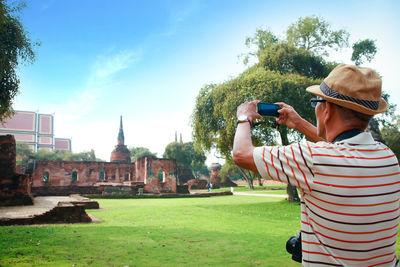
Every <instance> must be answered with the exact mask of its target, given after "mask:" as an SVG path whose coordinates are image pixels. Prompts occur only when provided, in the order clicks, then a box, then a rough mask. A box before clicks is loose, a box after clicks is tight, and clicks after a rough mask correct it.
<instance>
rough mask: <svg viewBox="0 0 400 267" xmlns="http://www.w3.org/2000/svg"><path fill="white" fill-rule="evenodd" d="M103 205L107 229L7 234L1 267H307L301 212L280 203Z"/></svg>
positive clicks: (1, 232) (100, 213) (2, 232)
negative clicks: (299, 249) (294, 246)
mask: <svg viewBox="0 0 400 267" xmlns="http://www.w3.org/2000/svg"><path fill="white" fill-rule="evenodd" d="M98 201H99V203H100V205H101V207H102V208H103V209H100V210H89V211H88V212H89V213H91V214H93V215H95V216H96V217H98V218H100V219H101V220H102V222H101V223H92V224H68V225H41V226H8V227H0V266H300V264H297V263H295V262H294V261H292V260H291V259H290V256H289V254H287V253H286V250H285V243H286V240H287V238H288V237H290V236H292V235H295V234H296V232H297V231H298V230H299V228H300V222H299V208H300V206H299V205H298V204H290V203H288V202H287V201H285V200H282V199H280V198H278V199H277V198H268V197H251V196H221V197H211V198H185V199H121V200H115V199H100V200H98Z"/></svg>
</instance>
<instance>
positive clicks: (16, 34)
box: [0, 0, 40, 122]
mask: <svg viewBox="0 0 400 267" xmlns="http://www.w3.org/2000/svg"><path fill="white" fill-rule="evenodd" d="M24 7H25V3H23V2H19V3H18V4H17V5H16V6H13V7H12V6H9V5H8V4H7V3H6V1H5V0H0V83H1V84H0V87H1V89H0V122H2V121H4V120H5V119H6V118H7V117H9V116H11V114H12V108H11V105H12V101H13V99H14V97H15V96H16V94H17V93H18V90H19V79H18V77H17V74H16V68H17V67H18V65H19V64H20V63H21V61H22V62H28V63H32V62H33V61H34V60H35V52H34V51H33V47H34V46H35V45H40V44H39V43H38V42H36V43H32V41H31V40H30V39H29V37H28V36H29V33H28V32H27V31H26V30H25V29H24V27H23V25H22V23H21V22H20V18H19V15H18V14H19V13H20V12H21V10H22V9H23V8H24Z"/></svg>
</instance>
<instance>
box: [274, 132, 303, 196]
mask: <svg viewBox="0 0 400 267" xmlns="http://www.w3.org/2000/svg"><path fill="white" fill-rule="evenodd" d="M278 130H279V134H280V135H281V140H282V145H284V146H287V145H289V139H288V137H287V135H288V132H287V126H285V125H280V126H279V128H278ZM286 193H287V194H288V201H289V202H300V197H299V194H298V193H297V190H296V187H295V186H293V185H290V184H288V185H287V187H286Z"/></svg>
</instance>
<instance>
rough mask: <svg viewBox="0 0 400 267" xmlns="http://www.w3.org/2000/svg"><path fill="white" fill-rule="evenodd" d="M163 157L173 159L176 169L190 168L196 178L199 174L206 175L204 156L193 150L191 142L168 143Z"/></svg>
mask: <svg viewBox="0 0 400 267" xmlns="http://www.w3.org/2000/svg"><path fill="white" fill-rule="evenodd" d="M163 157H164V158H167V159H175V160H176V164H177V167H178V168H181V167H190V169H191V170H192V172H193V174H194V176H195V177H196V178H199V176H200V174H205V175H208V169H207V166H206V165H205V164H204V162H205V161H206V156H205V155H204V153H203V152H199V151H197V150H196V149H195V147H194V145H193V142H187V143H181V142H172V143H169V144H168V145H167V147H166V148H165V151H164V154H163Z"/></svg>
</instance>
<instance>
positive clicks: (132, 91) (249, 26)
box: [14, 0, 400, 160]
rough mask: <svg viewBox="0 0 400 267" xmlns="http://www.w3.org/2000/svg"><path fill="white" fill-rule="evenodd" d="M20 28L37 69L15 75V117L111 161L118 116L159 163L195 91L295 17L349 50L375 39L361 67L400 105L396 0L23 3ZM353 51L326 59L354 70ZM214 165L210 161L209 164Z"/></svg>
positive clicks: (236, 67)
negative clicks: (328, 32)
mask: <svg viewBox="0 0 400 267" xmlns="http://www.w3.org/2000/svg"><path fill="white" fill-rule="evenodd" d="M26 2H27V5H28V6H27V8H25V9H24V10H23V13H22V15H21V19H22V21H23V24H24V25H25V27H26V29H27V31H29V32H30V37H31V39H32V40H34V41H36V40H39V41H40V42H41V43H42V45H41V46H40V47H37V48H36V51H37V55H38V56H37V60H36V61H35V62H34V64H32V65H24V66H22V67H21V68H20V70H19V75H20V79H21V87H20V91H21V92H20V94H19V95H18V96H17V98H16V99H15V104H14V108H15V109H17V110H38V111H39V112H40V113H54V114H55V135H56V137H66V138H72V149H73V151H74V152H80V151H84V150H89V149H91V148H93V149H94V150H95V151H96V155H97V156H98V157H100V158H102V159H103V160H109V156H110V153H111V151H112V150H113V148H114V146H115V145H116V141H117V140H116V139H117V134H118V127H119V116H120V115H122V116H123V123H124V132H125V143H126V144H127V145H128V146H144V147H147V148H149V149H150V150H151V151H153V152H156V153H158V156H160V157H161V156H162V153H163V152H164V148H165V146H166V145H167V144H168V143H170V142H172V141H174V137H175V131H177V132H178V134H179V133H182V135H183V141H184V142H187V141H190V140H191V128H190V115H191V113H192V111H193V107H194V103H195V98H196V96H197V93H198V91H199V90H200V89H201V88H202V87H203V86H204V85H205V84H208V83H220V82H223V81H226V80H228V79H229V78H231V77H235V76H236V75H238V74H239V73H240V72H242V71H243V70H244V69H245V68H246V66H244V65H243V64H241V62H240V60H239V59H238V56H239V55H240V54H242V53H246V52H247V51H248V48H247V47H246V46H245V45H244V42H245V39H246V37H249V36H252V35H253V34H254V32H255V31H256V29H257V28H260V27H268V28H270V29H271V30H272V31H273V32H274V33H275V34H277V35H278V36H281V37H282V36H284V32H285V29H286V28H287V27H288V26H289V25H290V24H291V23H293V22H295V21H296V20H297V18H299V17H304V16H310V15H313V14H315V15H320V16H322V17H323V18H325V19H326V20H327V21H328V22H330V23H331V25H332V28H334V29H339V28H344V29H346V30H347V31H349V32H350V34H351V39H350V43H354V42H355V41H358V40H360V39H365V38H372V39H375V40H376V43H377V46H378V48H379V51H378V53H377V55H376V57H375V59H374V60H373V61H372V62H371V63H369V64H366V65H368V66H372V67H374V68H375V69H376V70H377V71H378V72H379V73H380V74H381V75H382V76H383V88H384V90H386V91H387V92H389V93H390V94H391V95H392V101H393V102H395V103H399V104H400V86H399V83H398V82H397V80H396V78H397V76H398V72H399V70H400V63H399V62H400V53H399V51H398V50H399V43H400V37H399V30H398V29H399V28H400V19H399V18H398V14H400V4H399V3H398V1H394V0H393V1H369V0H363V1H361V0H360V1H359V0H354V1H330V2H329V1H269V0H264V1H261V0H248V1H244V0H243V1H235V0H231V1H227V0H215V1H211V0H209V1H208V0H204V1H202V0H192V1H173V0H169V1H155V0H154V1H128V0H113V1H110V0H108V1H106V0H84V1H82V0H79V1H77V0H69V1H62V0H30V1H29V0H28V1H26ZM350 56H351V50H350V49H344V50H342V51H340V52H337V53H333V54H332V55H331V58H333V59H335V60H336V61H340V62H343V63H351V62H350ZM213 160H214V159H213Z"/></svg>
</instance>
